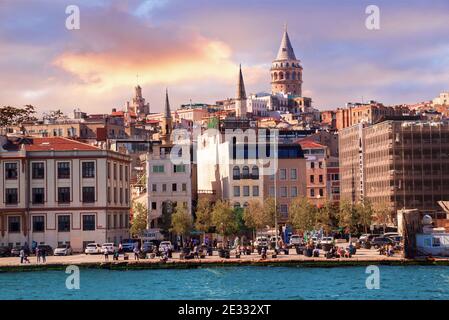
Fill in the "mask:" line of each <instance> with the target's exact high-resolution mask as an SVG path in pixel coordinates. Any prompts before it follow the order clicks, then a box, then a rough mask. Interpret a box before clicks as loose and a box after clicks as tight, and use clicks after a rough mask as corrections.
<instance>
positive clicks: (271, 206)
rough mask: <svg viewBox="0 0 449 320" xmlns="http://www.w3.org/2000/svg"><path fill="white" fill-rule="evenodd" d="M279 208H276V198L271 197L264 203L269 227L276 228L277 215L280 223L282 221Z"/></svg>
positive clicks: (265, 216)
mask: <svg viewBox="0 0 449 320" xmlns="http://www.w3.org/2000/svg"><path fill="white" fill-rule="evenodd" d="M277 209H278V208H276V206H275V201H274V198H272V197H269V198H267V199H265V201H264V203H263V211H264V212H263V214H264V218H263V219H264V221H265V223H266V225H268V226H269V227H272V228H273V227H274V215H275V214H276V218H277V220H278V221H279V219H280V217H281V216H280V213H279V210H277Z"/></svg>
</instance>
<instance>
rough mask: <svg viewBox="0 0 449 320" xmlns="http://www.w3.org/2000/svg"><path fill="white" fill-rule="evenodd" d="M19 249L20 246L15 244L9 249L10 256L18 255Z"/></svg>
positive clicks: (20, 248)
mask: <svg viewBox="0 0 449 320" xmlns="http://www.w3.org/2000/svg"><path fill="white" fill-rule="evenodd" d="M20 250H22V247H21V246H15V247H13V248H12V249H11V257H18V256H20Z"/></svg>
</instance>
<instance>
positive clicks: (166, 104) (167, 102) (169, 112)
mask: <svg viewBox="0 0 449 320" xmlns="http://www.w3.org/2000/svg"><path fill="white" fill-rule="evenodd" d="M165 117H166V118H171V111H170V102H169V101H168V89H167V88H165Z"/></svg>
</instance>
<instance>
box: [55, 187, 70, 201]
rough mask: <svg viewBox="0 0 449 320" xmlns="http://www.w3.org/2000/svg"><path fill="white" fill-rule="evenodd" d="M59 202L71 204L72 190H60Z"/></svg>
mask: <svg viewBox="0 0 449 320" xmlns="http://www.w3.org/2000/svg"><path fill="white" fill-rule="evenodd" d="M58 202H59V203H69V202H70V188H67V187H61V188H58Z"/></svg>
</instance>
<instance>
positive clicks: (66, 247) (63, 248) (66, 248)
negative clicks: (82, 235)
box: [53, 244, 73, 256]
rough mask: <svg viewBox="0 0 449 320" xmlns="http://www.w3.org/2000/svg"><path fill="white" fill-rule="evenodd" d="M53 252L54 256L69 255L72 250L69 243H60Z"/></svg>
mask: <svg viewBox="0 0 449 320" xmlns="http://www.w3.org/2000/svg"><path fill="white" fill-rule="evenodd" d="M53 254H54V255H55V256H69V255H72V254H73V250H72V247H71V246H70V244H60V245H59V246H57V247H56V249H55V250H54V252H53Z"/></svg>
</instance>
